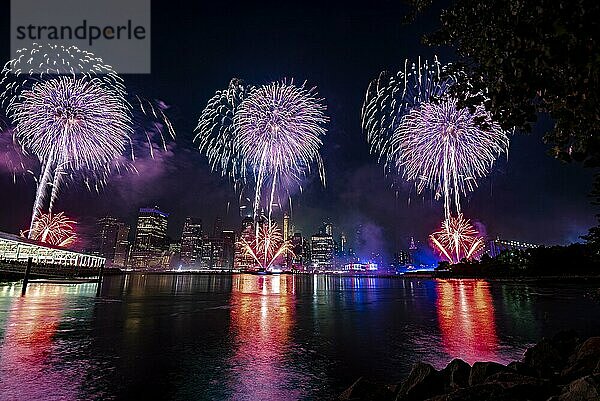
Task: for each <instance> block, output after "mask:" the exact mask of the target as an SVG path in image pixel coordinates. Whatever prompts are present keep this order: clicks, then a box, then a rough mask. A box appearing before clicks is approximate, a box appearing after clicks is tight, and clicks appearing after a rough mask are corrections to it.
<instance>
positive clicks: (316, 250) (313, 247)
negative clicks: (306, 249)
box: [310, 230, 335, 270]
mask: <svg viewBox="0 0 600 401" xmlns="http://www.w3.org/2000/svg"><path fill="white" fill-rule="evenodd" d="M334 249H335V244H334V242H333V237H332V236H331V235H329V234H327V230H325V232H323V231H322V232H320V233H318V234H315V235H313V236H312V237H311V238H310V255H311V256H310V257H311V262H312V265H313V267H315V268H317V269H319V270H329V269H331V268H333V253H334Z"/></svg>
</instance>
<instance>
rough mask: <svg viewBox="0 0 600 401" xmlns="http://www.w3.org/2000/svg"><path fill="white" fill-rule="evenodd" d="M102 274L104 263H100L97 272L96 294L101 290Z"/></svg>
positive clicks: (98, 294)
mask: <svg viewBox="0 0 600 401" xmlns="http://www.w3.org/2000/svg"><path fill="white" fill-rule="evenodd" d="M103 274H104V263H102V264H101V265H100V272H99V273H98V286H97V287H96V296H97V297H99V296H100V290H102V275H103Z"/></svg>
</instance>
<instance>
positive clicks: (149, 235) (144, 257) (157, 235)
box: [131, 207, 169, 268]
mask: <svg viewBox="0 0 600 401" xmlns="http://www.w3.org/2000/svg"><path fill="white" fill-rule="evenodd" d="M168 219H169V215H168V214H167V213H164V212H161V211H160V210H158V208H157V207H153V208H141V209H140V210H139V213H138V220H137V226H136V230H135V242H134V244H133V252H132V253H131V266H132V267H133V268H147V267H152V268H157V267H166V265H167V264H168V252H167V251H168V248H169V244H168V241H167V222H168ZM165 257H166V259H165Z"/></svg>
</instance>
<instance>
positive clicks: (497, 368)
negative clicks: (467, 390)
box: [469, 362, 509, 386]
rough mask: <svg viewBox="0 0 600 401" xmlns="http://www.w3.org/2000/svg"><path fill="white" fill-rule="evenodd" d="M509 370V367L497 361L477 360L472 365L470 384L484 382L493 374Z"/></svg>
mask: <svg viewBox="0 0 600 401" xmlns="http://www.w3.org/2000/svg"><path fill="white" fill-rule="evenodd" d="M508 370H509V368H507V367H506V366H504V365H501V364H499V363H496V362H475V363H474V364H473V367H471V373H470V375H469V386H475V385H477V384H482V383H483V382H485V380H486V379H487V378H488V377H490V376H491V375H493V374H495V373H498V372H505V371H508Z"/></svg>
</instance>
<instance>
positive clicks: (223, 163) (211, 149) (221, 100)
mask: <svg viewBox="0 0 600 401" xmlns="http://www.w3.org/2000/svg"><path fill="white" fill-rule="evenodd" d="M254 90H255V87H253V86H248V85H246V84H245V83H244V82H243V81H242V80H240V79H237V78H234V79H232V80H231V82H230V83H229V87H228V88H227V89H224V90H219V91H217V92H216V94H215V95H214V96H213V97H212V98H211V99H210V100H209V101H208V104H207V105H206V107H205V108H204V110H202V114H201V115H200V119H199V120H198V126H197V127H196V132H197V134H196V137H195V138H194V141H195V142H198V144H199V148H200V151H201V152H203V153H205V154H206V156H207V157H208V162H209V164H210V167H211V169H212V170H213V171H219V172H220V173H221V175H222V176H228V177H230V178H231V179H232V180H233V181H234V183H237V182H238V181H239V180H240V179H241V178H242V171H241V167H240V157H239V155H238V154H237V153H236V150H235V148H234V144H235V129H234V125H233V117H234V115H235V114H236V112H237V110H238V108H239V107H240V104H241V103H242V101H243V100H244V99H246V98H247V97H248V96H249V95H250V94H251V93H252V92H253V91H254Z"/></svg>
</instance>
